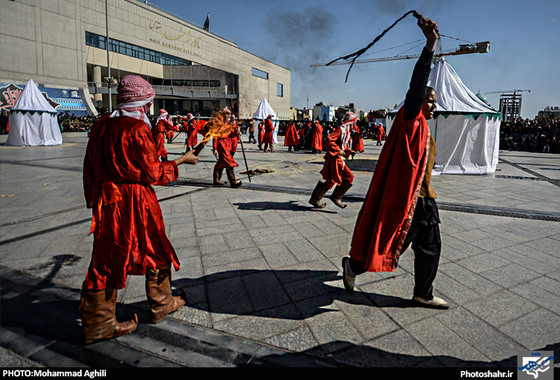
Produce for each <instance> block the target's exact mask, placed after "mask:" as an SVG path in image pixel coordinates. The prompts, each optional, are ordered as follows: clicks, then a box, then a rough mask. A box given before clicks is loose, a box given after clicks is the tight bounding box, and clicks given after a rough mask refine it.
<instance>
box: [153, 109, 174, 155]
mask: <svg viewBox="0 0 560 380" xmlns="http://www.w3.org/2000/svg"><path fill="white" fill-rule="evenodd" d="M168 117H169V114H168V113H167V111H166V110H164V109H161V110H159V116H158V118H157V119H156V122H155V126H154V127H153V128H152V135H153V137H154V142H155V144H156V149H157V153H158V157H161V160H162V161H167V150H166V149H165V136H166V135H167V134H168V133H169V132H173V131H176V130H178V128H177V127H175V126H174V125H173V123H172V122H171V121H169V120H168Z"/></svg>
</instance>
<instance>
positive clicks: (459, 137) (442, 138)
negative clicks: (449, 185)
mask: <svg viewBox="0 0 560 380" xmlns="http://www.w3.org/2000/svg"><path fill="white" fill-rule="evenodd" d="M428 86H430V87H433V88H434V89H435V90H436V93H437V100H438V101H437V107H436V111H435V117H434V119H432V120H429V121H428V125H429V126H430V129H431V131H432V133H433V135H434V138H435V140H436V143H437V149H438V153H437V157H436V163H435V166H434V172H435V174H440V173H441V174H488V173H494V172H495V171H496V166H497V164H498V153H499V140H500V123H501V119H502V116H501V114H500V113H499V112H498V111H496V110H494V109H493V108H492V107H490V106H489V105H487V104H485V103H484V102H483V101H482V100H481V99H480V98H479V97H478V96H476V95H475V94H474V93H473V92H472V91H471V90H469V89H468V88H467V86H465V84H464V83H463V82H462V81H461V78H460V77H459V75H457V73H456V72H455V70H453V68H452V67H451V65H450V64H449V63H448V62H447V61H446V60H445V58H440V60H439V61H438V62H437V63H436V64H435V66H434V67H433V68H432V71H431V72H430V77H429V79H428ZM403 104H404V101H403V102H401V104H399V106H397V108H395V109H394V110H393V111H391V112H390V113H389V115H388V117H387V130H388V132H389V131H390V126H391V125H390V124H392V121H393V118H394V116H395V114H396V111H397V110H398V109H399V108H400V107H401V106H402V105H403Z"/></svg>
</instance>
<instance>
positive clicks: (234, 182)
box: [226, 168, 242, 187]
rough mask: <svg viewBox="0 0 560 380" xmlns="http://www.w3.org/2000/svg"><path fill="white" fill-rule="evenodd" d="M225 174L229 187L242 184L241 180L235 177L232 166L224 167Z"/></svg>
mask: <svg viewBox="0 0 560 380" xmlns="http://www.w3.org/2000/svg"><path fill="white" fill-rule="evenodd" d="M226 174H227V177H228V180H229V185H230V186H231V187H240V186H241V185H242V183H241V181H240V180H238V179H236V178H235V172H234V171H233V168H226Z"/></svg>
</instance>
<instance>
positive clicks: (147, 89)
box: [110, 75, 156, 128]
mask: <svg viewBox="0 0 560 380" xmlns="http://www.w3.org/2000/svg"><path fill="white" fill-rule="evenodd" d="M155 95H156V92H155V90H154V89H153V88H152V85H151V84H150V83H149V82H148V81H146V80H145V79H143V78H142V77H140V76H138V75H127V76H125V77H123V78H122V79H121V81H120V82H119V86H118V88H117V105H116V106H115V111H113V113H112V114H111V116H110V117H111V118H114V117H132V118H134V119H138V120H142V121H144V122H145V123H146V124H147V125H148V126H149V127H150V128H151V126H152V125H151V123H150V119H148V116H147V115H146V111H147V109H148V108H149V106H150V105H151V104H152V102H153V99H154V96H155Z"/></svg>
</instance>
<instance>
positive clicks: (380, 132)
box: [377, 123, 385, 145]
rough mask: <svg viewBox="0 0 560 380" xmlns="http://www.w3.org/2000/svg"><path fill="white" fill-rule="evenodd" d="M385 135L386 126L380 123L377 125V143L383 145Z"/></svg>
mask: <svg viewBox="0 0 560 380" xmlns="http://www.w3.org/2000/svg"><path fill="white" fill-rule="evenodd" d="M383 135H385V128H383V124H381V123H379V125H378V126H377V145H383V143H382V141H383Z"/></svg>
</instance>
